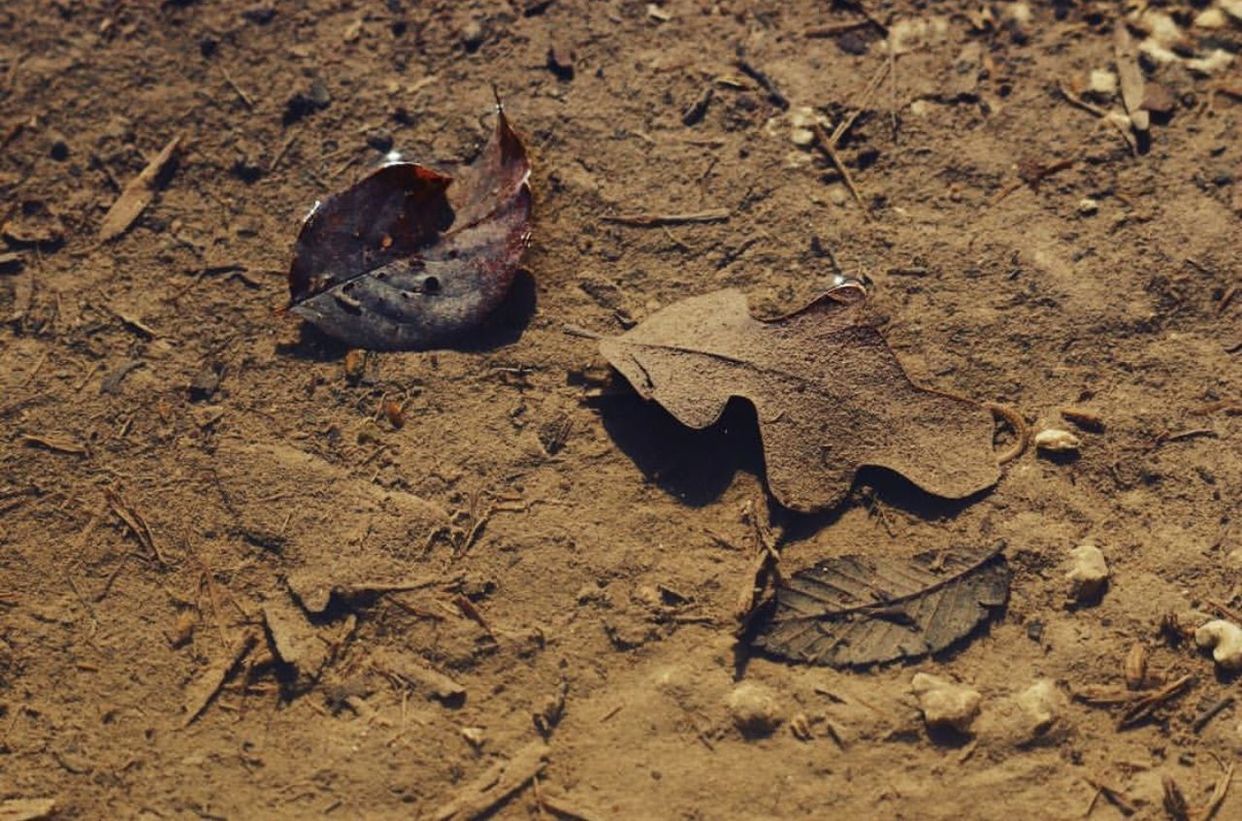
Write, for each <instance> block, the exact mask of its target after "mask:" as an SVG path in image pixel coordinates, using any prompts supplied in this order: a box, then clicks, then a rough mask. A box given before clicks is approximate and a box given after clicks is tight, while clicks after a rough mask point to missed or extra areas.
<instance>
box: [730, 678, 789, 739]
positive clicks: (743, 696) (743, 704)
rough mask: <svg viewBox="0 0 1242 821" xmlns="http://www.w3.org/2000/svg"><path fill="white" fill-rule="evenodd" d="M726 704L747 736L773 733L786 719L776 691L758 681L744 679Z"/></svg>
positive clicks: (754, 736)
mask: <svg viewBox="0 0 1242 821" xmlns="http://www.w3.org/2000/svg"><path fill="white" fill-rule="evenodd" d="M726 706H728V708H729V714H730V715H731V716H732V717H733V723H734V724H735V725H737V728H738V730H740V731H741V732H742V735H744V736H746V737H747V738H757V737H759V736H766V735H771V734H772V731H774V730H775V729H776V728H777V727H779V726H780V723H781V721H783V720H784V716H783V715H782V714H781V707H780V701H779V700H778V699H777V697H776V693H775V692H773V691H772V688H770V687H768V686H767V685H765V684H759V683H758V682H753V681H743V682H742V683H741V684H739V685H737V686H736V687H734V688H733V691H732V692H731V693H729V697H728V698H727V699H726Z"/></svg>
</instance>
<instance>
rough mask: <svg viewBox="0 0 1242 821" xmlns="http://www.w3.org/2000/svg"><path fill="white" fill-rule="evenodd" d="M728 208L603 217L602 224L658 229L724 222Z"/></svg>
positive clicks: (727, 216) (727, 215) (727, 214)
mask: <svg viewBox="0 0 1242 821" xmlns="http://www.w3.org/2000/svg"><path fill="white" fill-rule="evenodd" d="M729 216H730V211H729V209H728V208H709V209H708V210H706V211H695V212H692V213H686V214H631V215H622V216H615V217H603V218H602V219H603V220H604V222H615V223H617V224H618V225H629V226H633V227H636V228H658V227H661V226H665V225H691V224H699V223H705V222H724V221H725V220H727V219H729Z"/></svg>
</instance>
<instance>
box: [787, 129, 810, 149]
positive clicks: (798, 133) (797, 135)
mask: <svg viewBox="0 0 1242 821" xmlns="http://www.w3.org/2000/svg"><path fill="white" fill-rule="evenodd" d="M789 140H790V142H792V143H793V144H794V145H796V146H798V147H799V148H810V147H811V146H812V145H814V144H815V132H814V131H812V130H811V129H809V128H794V129H790V131H789Z"/></svg>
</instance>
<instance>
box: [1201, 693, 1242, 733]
mask: <svg viewBox="0 0 1242 821" xmlns="http://www.w3.org/2000/svg"><path fill="white" fill-rule="evenodd" d="M1235 701H1237V698H1236V697H1234V696H1225V697H1224V698H1222V699H1221V700H1220V701H1218V702H1216V703H1215V704H1213V705H1211V706H1210V707H1208V708H1207V709H1206V710H1204V711H1203V712H1201V713H1199V716H1198V717H1197V718H1196V719H1195V720H1194V721H1193V722H1191V725H1190V727H1191V729H1192V730H1194V731H1195V732H1196V733H1198V732H1201V731H1202V730H1203V728H1204V727H1206V726H1207V725H1208V722H1209V721H1211V720H1212V719H1214V718H1216V716H1218V715H1220V714H1221V712H1222V711H1223V710H1224V709H1225V708H1226V707H1229V706H1230V705H1231V704H1233V703H1234V702H1235Z"/></svg>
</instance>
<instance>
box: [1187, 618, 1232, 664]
mask: <svg viewBox="0 0 1242 821" xmlns="http://www.w3.org/2000/svg"><path fill="white" fill-rule="evenodd" d="M1195 644H1197V645H1199V646H1200V647H1202V648H1203V649H1205V650H1207V649H1211V650H1212V658H1214V659H1216V663H1217V664H1219V665H1220V666H1221V667H1222V668H1224V669H1225V670H1242V627H1238V625H1236V624H1234V623H1233V622H1230V621H1225V620H1224V619H1215V620H1213V621H1210V622H1208V623H1207V624H1205V625H1203V626H1202V627H1200V628H1199V629H1198V630H1196V631H1195Z"/></svg>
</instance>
